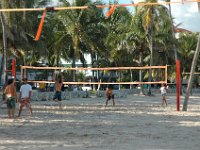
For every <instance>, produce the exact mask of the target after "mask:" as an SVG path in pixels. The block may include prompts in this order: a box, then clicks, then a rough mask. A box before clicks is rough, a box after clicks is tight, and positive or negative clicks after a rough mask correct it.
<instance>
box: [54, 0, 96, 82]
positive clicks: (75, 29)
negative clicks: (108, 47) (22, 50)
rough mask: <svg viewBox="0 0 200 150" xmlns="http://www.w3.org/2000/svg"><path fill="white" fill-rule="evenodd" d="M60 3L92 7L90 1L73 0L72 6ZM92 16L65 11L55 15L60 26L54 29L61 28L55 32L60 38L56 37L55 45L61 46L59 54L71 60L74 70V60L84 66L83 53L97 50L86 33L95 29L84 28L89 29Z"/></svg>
mask: <svg viewBox="0 0 200 150" xmlns="http://www.w3.org/2000/svg"><path fill="white" fill-rule="evenodd" d="M61 2H62V3H63V5H64V6H83V5H90V6H91V7H92V2H91V1H90V0H83V1H78V0H75V1H73V3H72V4H70V3H68V2H66V1H61ZM92 15H93V14H92ZM92 15H91V14H90V15H89V13H88V12H87V11H85V10H67V11H60V12H58V13H57V14H56V17H57V21H58V22H59V23H60V25H56V27H57V29H61V28H62V30H57V31H59V32H57V33H56V34H57V35H58V34H59V35H60V36H57V41H58V42H56V43H55V44H56V45H61V47H62V49H60V50H61V53H62V50H63V51H66V53H65V54H66V55H65V56H67V57H68V58H71V59H72V67H73V68H75V62H76V60H81V61H82V62H83V64H84V61H85V59H84V57H83V55H84V53H85V52H89V51H88V50H93V51H94V50H98V49H99V48H98V46H97V45H96V44H95V42H94V41H93V39H92V38H91V37H90V35H89V32H88V30H91V31H90V32H92V30H93V29H95V26H93V27H92V28H90V29H88V28H87V29H86V27H89V25H91V23H90V20H91V19H90V18H91V17H92ZM93 17H94V16H93ZM97 17H98V16H97ZM97 17H96V18H97ZM94 23H96V24H97V23H98V19H96V21H95V22H94ZM94 23H93V24H94ZM54 29H55V28H54ZM93 37H94V36H93ZM62 43H63V44H62ZM55 44H54V47H55ZM61 53H60V54H61ZM62 54H63V53H62ZM72 73H73V75H72V76H73V80H75V72H74V71H73V72H72Z"/></svg>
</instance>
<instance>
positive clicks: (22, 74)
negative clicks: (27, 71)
mask: <svg viewBox="0 0 200 150" xmlns="http://www.w3.org/2000/svg"><path fill="white" fill-rule="evenodd" d="M20 68H21V76H20V78H21V81H22V79H23V78H24V72H23V66H20Z"/></svg>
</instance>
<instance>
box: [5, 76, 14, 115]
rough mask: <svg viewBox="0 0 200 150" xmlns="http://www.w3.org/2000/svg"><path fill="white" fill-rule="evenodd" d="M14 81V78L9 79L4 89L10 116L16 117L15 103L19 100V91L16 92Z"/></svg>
mask: <svg viewBox="0 0 200 150" xmlns="http://www.w3.org/2000/svg"><path fill="white" fill-rule="evenodd" d="M14 83H15V82H14V79H9V80H8V84H7V86H6V88H5V90H4V94H5V101H6V103H7V108H8V117H9V118H14V117H15V116H14V115H15V105H16V102H17V93H16V87H15V85H14Z"/></svg>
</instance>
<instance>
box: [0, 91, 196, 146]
mask: <svg viewBox="0 0 200 150" xmlns="http://www.w3.org/2000/svg"><path fill="white" fill-rule="evenodd" d="M167 99H168V102H169V106H168V107H167V108H163V107H161V96H160V95H159V94H158V95H155V96H138V95H128V96H127V97H126V98H116V107H112V105H111V104H112V103H111V102H109V106H108V107H107V108H105V107H104V104H105V98H103V97H102V98H97V97H92V98H75V99H70V100H63V101H62V105H63V109H62V110H60V109H59V107H58V105H57V104H56V102H52V101H40V102H38V101H33V102H32V108H33V116H32V117H29V113H28V111H27V110H26V109H25V110H24V111H23V112H22V117H21V118H18V119H7V118H6V117H7V109H6V105H2V106H1V107H0V149H2V150H15V149H16V150H23V149H31V150H46V149H47V150H54V149H56V150H86V149H87V150H199V149H200V96H191V97H190V101H189V107H188V111H187V112H182V111H180V112H177V111H176V97H175V96H168V97H167ZM183 99H184V98H183V97H181V103H183ZM181 107H182V104H181Z"/></svg>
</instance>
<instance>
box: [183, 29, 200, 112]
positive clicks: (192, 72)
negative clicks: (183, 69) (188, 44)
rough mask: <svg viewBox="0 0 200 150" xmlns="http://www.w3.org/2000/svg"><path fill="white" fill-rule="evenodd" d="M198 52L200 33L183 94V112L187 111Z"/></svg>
mask: <svg viewBox="0 0 200 150" xmlns="http://www.w3.org/2000/svg"><path fill="white" fill-rule="evenodd" d="M199 52H200V33H199V37H198V43H197V48H196V51H195V54H194V57H193V61H192V66H191V70H190V77H189V80H188V86H187V90H186V94H185V100H184V103H183V111H187V106H188V99H189V96H190V91H191V89H192V80H193V75H194V72H195V68H196V64H197V61H198V57H199Z"/></svg>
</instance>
